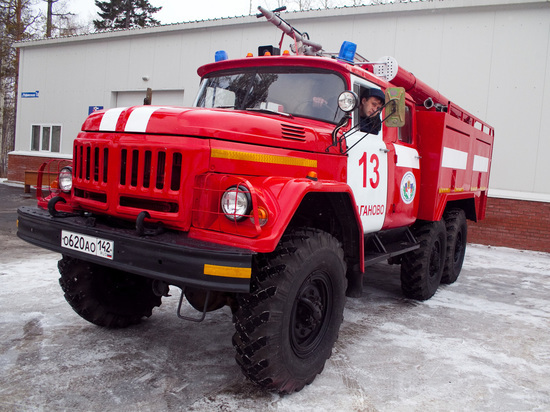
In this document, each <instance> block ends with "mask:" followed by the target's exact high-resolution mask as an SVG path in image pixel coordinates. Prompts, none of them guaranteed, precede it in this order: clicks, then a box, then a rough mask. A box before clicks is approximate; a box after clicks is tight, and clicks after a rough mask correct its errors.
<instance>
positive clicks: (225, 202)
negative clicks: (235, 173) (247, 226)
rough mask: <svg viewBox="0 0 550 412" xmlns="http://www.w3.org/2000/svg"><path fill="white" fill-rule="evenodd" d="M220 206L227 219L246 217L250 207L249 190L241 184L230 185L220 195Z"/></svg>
mask: <svg viewBox="0 0 550 412" xmlns="http://www.w3.org/2000/svg"><path fill="white" fill-rule="evenodd" d="M221 207H222V211H223V213H224V214H225V217H227V218H228V219H229V220H232V221H234V222H238V221H239V220H243V219H244V218H246V217H248V215H249V214H250V210H251V208H252V200H251V198H250V191H249V190H248V189H247V188H246V187H245V186H243V185H238V186H231V187H230V188H228V189H227V190H226V191H225V193H224V194H223V195H222V200H221Z"/></svg>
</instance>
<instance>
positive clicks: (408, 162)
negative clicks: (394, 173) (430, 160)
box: [393, 144, 420, 169]
mask: <svg viewBox="0 0 550 412" xmlns="http://www.w3.org/2000/svg"><path fill="white" fill-rule="evenodd" d="M393 147H395V154H396V155H397V163H396V166H399V167H410V168H412V169H420V158H419V157H418V152H417V151H416V150H415V149H412V148H410V147H407V146H401V145H398V144H395V145H393Z"/></svg>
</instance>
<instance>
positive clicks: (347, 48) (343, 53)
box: [338, 41, 357, 63]
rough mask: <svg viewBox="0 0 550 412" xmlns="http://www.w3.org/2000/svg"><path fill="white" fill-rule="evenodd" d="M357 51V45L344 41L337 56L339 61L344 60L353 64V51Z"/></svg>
mask: <svg viewBox="0 0 550 412" xmlns="http://www.w3.org/2000/svg"><path fill="white" fill-rule="evenodd" d="M356 50H357V44H355V43H352V42H350V41H345V42H343V43H342V46H341V47H340V53H339V54H338V59H339V60H344V61H346V62H348V63H353V60H354V58H355V51H356Z"/></svg>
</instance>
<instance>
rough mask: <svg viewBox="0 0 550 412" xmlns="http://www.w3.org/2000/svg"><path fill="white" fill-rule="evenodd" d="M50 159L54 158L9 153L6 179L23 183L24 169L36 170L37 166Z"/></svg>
mask: <svg viewBox="0 0 550 412" xmlns="http://www.w3.org/2000/svg"><path fill="white" fill-rule="evenodd" d="M52 159H55V158H52V157H41V156H25V155H14V154H9V155H8V181H10V182H20V183H23V182H24V181H25V170H31V171H33V172H36V171H38V168H39V167H40V166H42V163H44V162H48V161H50V160H52Z"/></svg>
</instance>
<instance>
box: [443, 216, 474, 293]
mask: <svg viewBox="0 0 550 412" xmlns="http://www.w3.org/2000/svg"><path fill="white" fill-rule="evenodd" d="M443 219H444V220H445V226H446V228H447V253H446V256H445V267H444V268H443V276H442V277H441V283H446V284H451V283H453V282H455V281H456V280H457V279H458V275H460V270H461V269H462V263H463V262H464V255H465V254H466V241H467V235H468V225H467V223H466V214H465V213H464V210H462V209H452V210H449V211H448V212H446V213H445V215H444V216H443Z"/></svg>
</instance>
